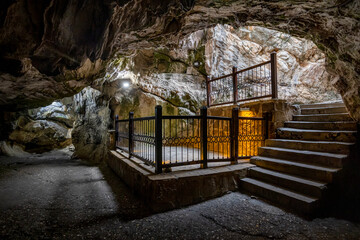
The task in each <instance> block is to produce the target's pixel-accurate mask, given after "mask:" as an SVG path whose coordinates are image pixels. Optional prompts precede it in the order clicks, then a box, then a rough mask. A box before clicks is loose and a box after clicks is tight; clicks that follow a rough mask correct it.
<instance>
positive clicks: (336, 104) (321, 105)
mask: <svg viewBox="0 0 360 240" xmlns="http://www.w3.org/2000/svg"><path fill="white" fill-rule="evenodd" d="M329 107H330V108H331V107H345V104H344V103H343V102H334V103H313V104H301V105H300V108H301V109H305V108H329Z"/></svg>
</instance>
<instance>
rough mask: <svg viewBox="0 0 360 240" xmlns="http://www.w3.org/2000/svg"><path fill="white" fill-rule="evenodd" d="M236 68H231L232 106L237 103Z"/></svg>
mask: <svg viewBox="0 0 360 240" xmlns="http://www.w3.org/2000/svg"><path fill="white" fill-rule="evenodd" d="M236 72H237V68H236V67H233V72H232V74H233V76H232V77H233V93H234V96H233V99H234V104H236V103H237V102H238V88H237V86H238V79H237V73H236Z"/></svg>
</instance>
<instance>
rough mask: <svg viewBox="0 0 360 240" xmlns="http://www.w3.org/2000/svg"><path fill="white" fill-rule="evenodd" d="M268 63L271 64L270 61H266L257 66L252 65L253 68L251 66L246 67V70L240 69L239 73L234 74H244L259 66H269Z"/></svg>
mask: <svg viewBox="0 0 360 240" xmlns="http://www.w3.org/2000/svg"><path fill="white" fill-rule="evenodd" d="M269 63H271V60H269V61H266V62H262V63H259V64H257V65H254V66H251V67H248V68H244V69H241V70H240V71H237V72H235V73H236V74H238V73H242V72H246V71H249V70H251V69H254V68H257V67H260V66H262V65H266V64H269Z"/></svg>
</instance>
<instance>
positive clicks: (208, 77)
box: [206, 76, 211, 107]
mask: <svg viewBox="0 0 360 240" xmlns="http://www.w3.org/2000/svg"><path fill="white" fill-rule="evenodd" d="M209 81H210V76H206V105H207V107H210V104H211V97H210V82H209Z"/></svg>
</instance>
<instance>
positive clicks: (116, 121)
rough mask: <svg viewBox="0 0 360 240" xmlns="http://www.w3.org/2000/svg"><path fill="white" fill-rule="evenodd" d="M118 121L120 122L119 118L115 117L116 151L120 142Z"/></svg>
mask: <svg viewBox="0 0 360 240" xmlns="http://www.w3.org/2000/svg"><path fill="white" fill-rule="evenodd" d="M118 120H119V116H118V115H115V124H114V126H115V148H114V149H115V150H116V147H117V143H118V140H119V125H118Z"/></svg>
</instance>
